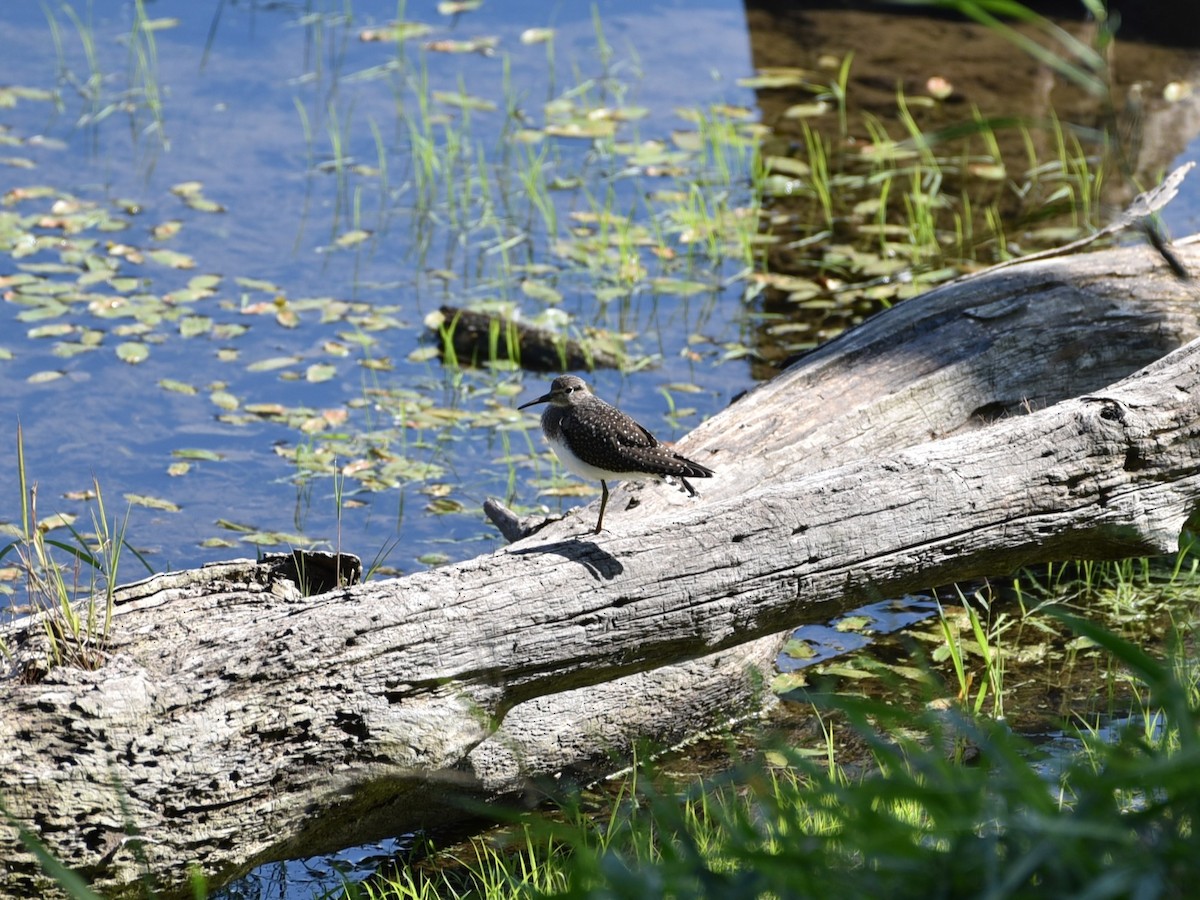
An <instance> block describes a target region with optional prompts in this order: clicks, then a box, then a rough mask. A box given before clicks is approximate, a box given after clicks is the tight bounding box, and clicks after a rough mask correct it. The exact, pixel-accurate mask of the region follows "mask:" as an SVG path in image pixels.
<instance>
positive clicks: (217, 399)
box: [208, 391, 238, 410]
mask: <svg viewBox="0 0 1200 900" xmlns="http://www.w3.org/2000/svg"><path fill="white" fill-rule="evenodd" d="M208 399H209V400H210V401H211V402H212V404H213V406H215V407H217V408H218V409H224V410H235V409H237V408H238V398H237V397H235V396H234V395H233V394H231V393H229V391H213V392H212V393H211V394H209V395H208Z"/></svg>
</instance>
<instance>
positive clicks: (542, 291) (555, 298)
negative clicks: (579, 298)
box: [521, 278, 563, 304]
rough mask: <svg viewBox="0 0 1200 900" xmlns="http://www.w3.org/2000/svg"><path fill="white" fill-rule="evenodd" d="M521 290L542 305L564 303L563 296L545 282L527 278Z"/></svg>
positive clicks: (522, 283)
mask: <svg viewBox="0 0 1200 900" xmlns="http://www.w3.org/2000/svg"><path fill="white" fill-rule="evenodd" d="M521 290H522V292H524V294H525V296H526V297H528V298H529V299H531V300H539V301H541V302H542V303H553V304H558V303H562V299H563V296H562V294H561V293H560V292H559V291H557V290H555V289H554V288H553V287H551V286H550V285H548V284H546V283H545V282H544V281H534V280H532V279H529V278H527V279H525V280H524V281H522V282H521Z"/></svg>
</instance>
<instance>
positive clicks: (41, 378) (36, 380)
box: [25, 369, 65, 384]
mask: <svg viewBox="0 0 1200 900" xmlns="http://www.w3.org/2000/svg"><path fill="white" fill-rule="evenodd" d="M64 374H65V373H63V372H57V371H55V370H53V369H50V370H47V371H43V372H34V373H33V374H32V375H30V376H29V377H28V378H26V379H25V380H26V381H27V382H28V383H29V384H46V383H47V382H50V381H57V380H58V379H59V378H62V377H63V375H64Z"/></svg>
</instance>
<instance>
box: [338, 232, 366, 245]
mask: <svg viewBox="0 0 1200 900" xmlns="http://www.w3.org/2000/svg"><path fill="white" fill-rule="evenodd" d="M370 236H371V232H369V231H366V230H364V229H362V228H355V229H354V230H353V231H347V232H346V233H345V234H343V235H339V236H338V239H337V240H336V241H334V242H333V243H334V244H335V245H336V246H338V247H353V246H354V245H355V244H361V243H362V242H363V241H365V240H366V239H367V238H369V237H370Z"/></svg>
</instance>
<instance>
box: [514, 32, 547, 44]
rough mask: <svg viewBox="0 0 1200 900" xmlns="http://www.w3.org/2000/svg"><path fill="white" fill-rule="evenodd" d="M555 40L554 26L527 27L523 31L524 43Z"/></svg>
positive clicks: (540, 42) (542, 42)
mask: <svg viewBox="0 0 1200 900" xmlns="http://www.w3.org/2000/svg"><path fill="white" fill-rule="evenodd" d="M552 40H554V29H553V28H526V29H525V30H524V31H522V32H521V43H522V44H544V43H546V42H547V41H552Z"/></svg>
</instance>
